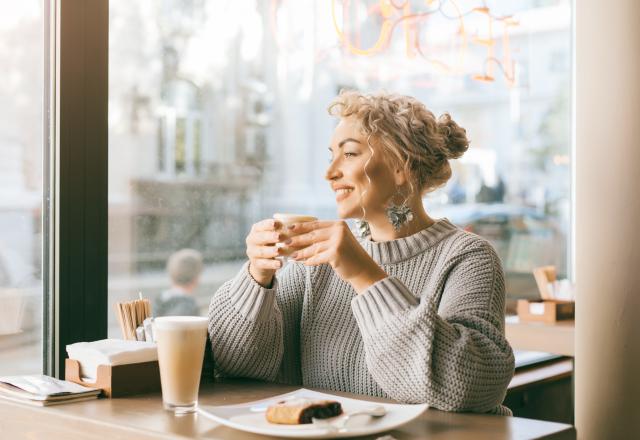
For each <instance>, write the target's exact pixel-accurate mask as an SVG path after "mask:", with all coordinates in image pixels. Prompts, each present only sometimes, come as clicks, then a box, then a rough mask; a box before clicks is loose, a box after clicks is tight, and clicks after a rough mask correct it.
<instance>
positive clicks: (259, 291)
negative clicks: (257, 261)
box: [229, 262, 278, 322]
mask: <svg viewBox="0 0 640 440" xmlns="http://www.w3.org/2000/svg"><path fill="white" fill-rule="evenodd" d="M277 287H278V280H277V279H276V277H273V286H271V288H270V289H267V288H265V287H262V286H261V285H260V284H258V283H257V282H256V281H255V280H254V279H253V277H252V276H251V274H250V273H249V262H246V263H245V264H244V265H243V266H242V269H241V270H240V272H238V274H237V275H236V277H235V278H234V279H233V282H232V283H231V286H230V288H229V299H230V300H231V304H232V305H233V307H234V308H235V309H236V310H237V311H238V312H239V313H240V314H241V315H242V316H244V317H245V318H247V319H249V320H251V321H255V322H261V321H266V320H268V319H269V317H270V316H271V311H272V309H273V305H274V303H275V300H276V288H277Z"/></svg>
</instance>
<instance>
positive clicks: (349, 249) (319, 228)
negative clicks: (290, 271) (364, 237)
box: [285, 221, 387, 293]
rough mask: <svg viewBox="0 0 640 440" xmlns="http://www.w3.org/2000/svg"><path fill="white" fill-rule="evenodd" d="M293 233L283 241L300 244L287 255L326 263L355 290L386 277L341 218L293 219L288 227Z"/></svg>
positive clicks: (310, 264) (304, 260)
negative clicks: (324, 219)
mask: <svg viewBox="0 0 640 440" xmlns="http://www.w3.org/2000/svg"><path fill="white" fill-rule="evenodd" d="M291 231H292V232H293V233H295V234H296V236H294V237H291V238H290V239H289V240H287V241H285V244H286V245H287V246H289V247H293V248H302V249H300V250H299V251H297V252H295V253H294V254H293V255H292V256H291V257H292V258H293V259H294V260H296V261H302V262H304V264H305V265H307V266H317V265H319V264H323V263H327V264H330V265H331V267H332V268H333V270H335V271H336V273H337V274H338V276H339V277H340V278H342V279H343V280H344V281H347V282H348V283H350V284H351V285H352V286H353V288H354V289H355V290H356V292H358V293H363V292H364V291H365V290H367V289H368V288H369V287H370V286H371V285H372V284H374V283H375V282H377V281H380V280H382V279H384V278H386V277H387V274H386V273H385V272H384V271H383V270H382V268H381V267H380V266H378V264H377V263H376V262H375V261H374V260H373V259H372V258H371V257H370V256H369V254H367V252H366V251H365V250H364V249H363V248H362V246H360V243H358V240H356V238H355V237H354V236H353V234H352V233H351V230H350V229H349V227H348V226H347V224H346V223H345V222H344V221H315V222H305V223H296V224H295V225H293V228H291Z"/></svg>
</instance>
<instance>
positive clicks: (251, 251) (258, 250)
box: [247, 246, 281, 260]
mask: <svg viewBox="0 0 640 440" xmlns="http://www.w3.org/2000/svg"><path fill="white" fill-rule="evenodd" d="M280 249H281V248H279V247H276V246H250V247H249V248H247V256H248V257H249V258H250V259H252V260H253V259H260V258H275V257H277V256H278V255H280Z"/></svg>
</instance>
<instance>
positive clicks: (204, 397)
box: [0, 380, 575, 440]
mask: <svg viewBox="0 0 640 440" xmlns="http://www.w3.org/2000/svg"><path fill="white" fill-rule="evenodd" d="M297 388H299V387H296V386H288V385H278V384H270V383H264V382H257V381H248V380H226V381H225V382H224V383H216V384H210V385H206V386H204V387H203V389H202V390H201V392H200V402H201V404H205V405H230V404H235V403H244V402H248V401H251V400H256V399H264V398H266V397H269V396H273V395H277V394H282V393H286V392H290V391H293V390H295V389H297ZM335 394H340V395H344V396H347V397H359V396H357V395H353V394H349V393H337V392H336V393H335ZM367 399H368V400H377V401H383V402H384V401H386V400H383V399H374V398H367ZM386 434H388V435H391V436H393V438H395V439H398V440H408V439H432V440H443V439H456V440H466V439H473V440H483V439H491V440H495V439H525V438H527V439H530V438H545V439H575V430H574V428H573V427H572V426H570V425H564V424H560V423H551V422H543V421H538V420H531V419H523V418H517V417H502V416H490V415H478V414H456V413H447V412H443V411H438V410H434V409H429V410H427V411H426V412H425V413H424V414H422V416H420V417H419V418H417V419H416V420H414V421H412V422H411V423H408V424H407V425H404V426H403V427H401V428H399V429H396V430H393V431H390V432H388V433H386ZM383 435H384V434H379V435H376V436H370V437H359V438H370V439H376V438H378V437H381V436H383ZM0 437H1V438H3V439H5V438H6V439H21V438H28V439H46V440H54V439H64V440H73V439H82V440H93V439H95V440H104V439H136V440H137V439H140V440H147V439H179V438H204V439H238V440H239V439H243V440H244V439H246V440H252V439H255V440H258V439H266V438H269V437H264V436H259V435H255V434H249V433H245V432H241V431H236V430H234V429H231V428H227V427H224V426H222V425H219V424H217V423H215V422H212V421H210V420H207V419H205V418H202V417H198V416H197V415H196V414H191V415H187V416H181V417H176V416H174V415H173V414H171V413H169V412H167V411H164V410H163V409H162V399H161V396H160V395H159V394H150V395H145V396H136V397H130V398H118V399H99V400H91V401H87V402H78V403H72V404H67V405H60V406H51V407H45V408H40V407H32V406H27V405H23V404H14V403H10V402H7V401H3V400H0Z"/></svg>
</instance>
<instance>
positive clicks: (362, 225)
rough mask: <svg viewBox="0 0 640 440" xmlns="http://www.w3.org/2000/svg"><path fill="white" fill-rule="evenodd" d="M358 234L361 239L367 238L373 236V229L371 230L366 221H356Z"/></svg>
mask: <svg viewBox="0 0 640 440" xmlns="http://www.w3.org/2000/svg"><path fill="white" fill-rule="evenodd" d="M355 223H356V233H357V234H358V237H360V238H367V237H368V236H370V235H371V229H370V228H369V222H367V221H366V220H360V219H356V221H355Z"/></svg>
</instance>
